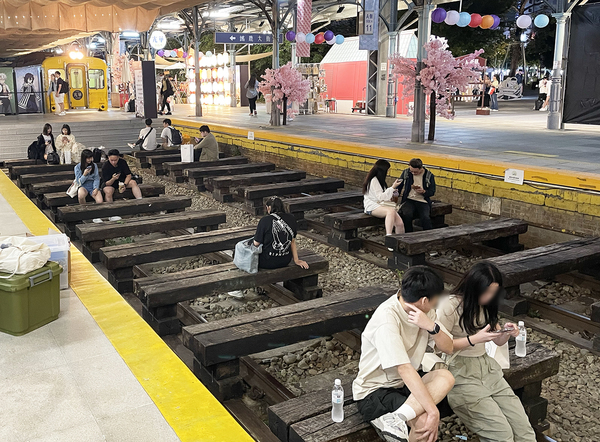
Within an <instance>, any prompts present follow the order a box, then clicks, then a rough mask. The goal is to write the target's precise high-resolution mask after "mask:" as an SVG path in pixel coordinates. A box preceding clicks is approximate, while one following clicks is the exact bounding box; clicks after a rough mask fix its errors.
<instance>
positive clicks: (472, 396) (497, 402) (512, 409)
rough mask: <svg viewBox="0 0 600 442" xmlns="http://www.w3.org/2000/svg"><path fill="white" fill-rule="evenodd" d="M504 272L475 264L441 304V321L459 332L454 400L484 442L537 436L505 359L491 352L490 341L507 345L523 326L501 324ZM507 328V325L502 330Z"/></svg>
mask: <svg viewBox="0 0 600 442" xmlns="http://www.w3.org/2000/svg"><path fill="white" fill-rule="evenodd" d="M501 292H502V274H501V273H500V271H499V270H498V268H497V267H495V266H494V265H493V264H491V263H488V262H485V261H484V262H479V263H477V264H475V265H474V266H473V267H471V269H470V270H469V271H468V272H467V273H466V275H465V276H464V277H463V278H462V280H461V281H460V283H459V284H458V285H457V286H456V288H455V289H454V290H453V291H452V295H451V296H450V297H449V298H447V299H445V300H443V301H442V302H441V303H440V306H439V307H438V309H437V316H438V320H439V321H440V324H441V325H443V326H444V327H446V328H447V329H448V330H450V332H451V333H452V335H453V336H454V352H455V354H456V355H455V356H452V357H450V358H449V367H448V368H449V370H450V372H451V373H452V374H453V375H454V377H455V378H456V381H455V385H454V388H453V389H452V391H450V393H448V402H449V404H450V406H451V407H452V409H453V410H454V412H455V413H456V415H457V416H458V417H460V420H461V421H462V422H463V423H464V424H465V425H466V426H467V428H469V429H470V430H471V431H472V432H474V433H476V434H477V436H479V440H480V441H481V442H535V440H536V438H535V433H534V431H533V429H532V428H531V424H530V423H529V419H528V418H527V415H526V414H525V410H524V409H523V405H522V404H521V401H520V400H519V398H518V397H517V396H516V395H515V393H514V392H513V390H512V388H511V387H510V385H508V382H506V380H505V379H504V373H503V372H502V368H501V367H500V364H498V362H496V360H495V359H493V358H491V357H489V356H488V355H487V353H486V352H485V343H486V342H488V341H493V342H494V343H496V344H497V345H504V344H506V342H507V341H508V339H509V338H510V336H514V337H517V336H518V334H519V328H518V327H517V326H516V325H515V324H513V323H512V322H508V323H506V324H504V327H502V328H501V327H500V325H499V322H498V302H499V298H500V296H501ZM500 330H501V331H500Z"/></svg>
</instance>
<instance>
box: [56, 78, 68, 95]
mask: <svg viewBox="0 0 600 442" xmlns="http://www.w3.org/2000/svg"><path fill="white" fill-rule="evenodd" d="M65 84H66V82H65V80H63V79H62V78H59V79H58V80H56V90H57V91H58V86H62V87H61V88H60V92H59V93H60V94H64V93H65V89H67V88H66V87H65Z"/></svg>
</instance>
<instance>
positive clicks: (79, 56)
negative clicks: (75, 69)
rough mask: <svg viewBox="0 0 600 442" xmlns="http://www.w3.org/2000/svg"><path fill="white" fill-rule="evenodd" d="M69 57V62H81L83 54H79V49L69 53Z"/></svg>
mask: <svg viewBox="0 0 600 442" xmlns="http://www.w3.org/2000/svg"><path fill="white" fill-rule="evenodd" d="M69 57H70V58H71V60H82V59H83V53H81V52H79V49H77V50H75V51H71V52H69Z"/></svg>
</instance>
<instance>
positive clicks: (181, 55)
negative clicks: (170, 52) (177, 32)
mask: <svg viewBox="0 0 600 442" xmlns="http://www.w3.org/2000/svg"><path fill="white" fill-rule="evenodd" d="M175 53H176V54H177V55H176V56H177V57H179V58H182V57H183V49H181V48H179V49H177V50H176V51H175Z"/></svg>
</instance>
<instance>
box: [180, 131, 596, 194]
mask: <svg viewBox="0 0 600 442" xmlns="http://www.w3.org/2000/svg"><path fill="white" fill-rule="evenodd" d="M172 121H173V124H174V125H178V126H187V127H192V128H200V126H201V125H203V124H206V123H205V122H202V121H193V120H185V119H173V120H172ZM210 128H211V131H214V132H220V133H224V134H230V135H234V136H238V137H244V138H247V137H248V132H254V137H255V139H261V140H267V141H270V142H276V143H284V144H289V145H301V146H307V147H312V148H317V149H326V150H333V151H339V152H341V153H346V154H352V155H357V156H363V157H365V156H367V157H374V158H386V159H388V160H396V161H403V162H408V161H410V159H411V158H415V157H418V158H421V159H422V160H423V162H424V163H425V164H427V165H429V166H434V167H439V168H447V169H455V170H459V171H464V172H468V173H481V174H487V175H495V176H499V177H504V171H505V170H506V169H510V168H513V169H522V170H524V171H525V180H527V181H535V182H537V183H542V184H550V185H558V186H566V187H576V188H580V189H581V190H596V191H597V190H600V175H599V174H593V173H585V172H578V173H577V177H575V178H574V177H573V174H572V173H571V172H570V171H567V170H559V169H552V168H549V167H539V166H528V165H520V164H516V163H511V162H509V161H501V160H499V159H494V160H489V161H487V160H483V159H471V158H468V157H463V156H459V155H446V154H442V153H432V152H428V151H427V149H428V146H427V145H423V147H422V148H417V146H416V145H415V148H414V149H410V148H409V147H410V146H398V147H397V148H396V147H387V146H368V145H365V144H361V143H351V142H347V141H338V140H331V139H324V138H311V137H307V136H297V135H290V134H285V133H281V132H279V131H280V130H281V129H273V130H272V131H268V130H264V129H263V130H260V129H256V130H254V129H250V130H248V129H240V128H237V127H233V126H227V125H222V124H221V125H217V124H210ZM407 147H408V148H407ZM501 155H502V153H499V157H500V156H501Z"/></svg>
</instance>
